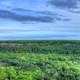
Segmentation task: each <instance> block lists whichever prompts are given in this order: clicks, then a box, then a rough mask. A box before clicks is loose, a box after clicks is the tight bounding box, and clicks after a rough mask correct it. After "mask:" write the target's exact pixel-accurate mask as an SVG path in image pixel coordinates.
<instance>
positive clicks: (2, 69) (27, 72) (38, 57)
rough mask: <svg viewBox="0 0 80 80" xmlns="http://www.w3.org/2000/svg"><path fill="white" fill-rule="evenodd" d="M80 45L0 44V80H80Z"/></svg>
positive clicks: (55, 43)
mask: <svg viewBox="0 0 80 80" xmlns="http://www.w3.org/2000/svg"><path fill="white" fill-rule="evenodd" d="M79 44H80V41H10V42H9V41H1V42H0V80H80V54H79V51H80V45H79Z"/></svg>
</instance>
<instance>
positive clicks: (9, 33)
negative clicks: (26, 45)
mask: <svg viewBox="0 0 80 80" xmlns="http://www.w3.org/2000/svg"><path fill="white" fill-rule="evenodd" d="M32 39H34V40H36V39H67V40H80V0H0V40H32Z"/></svg>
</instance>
